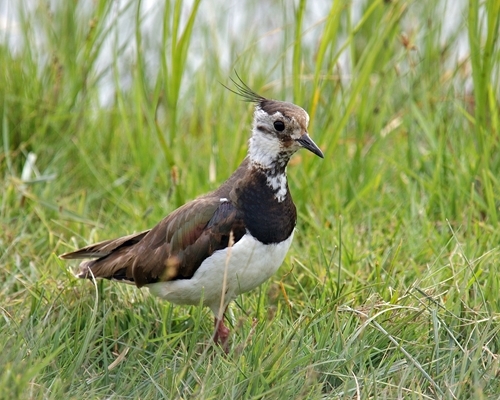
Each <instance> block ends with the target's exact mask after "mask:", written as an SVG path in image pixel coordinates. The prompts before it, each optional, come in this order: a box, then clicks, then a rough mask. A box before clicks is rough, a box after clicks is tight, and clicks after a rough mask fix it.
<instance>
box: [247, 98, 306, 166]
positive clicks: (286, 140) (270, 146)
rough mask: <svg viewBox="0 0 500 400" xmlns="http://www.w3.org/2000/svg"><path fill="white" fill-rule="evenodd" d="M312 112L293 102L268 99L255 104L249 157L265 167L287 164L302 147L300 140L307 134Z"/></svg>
mask: <svg viewBox="0 0 500 400" xmlns="http://www.w3.org/2000/svg"><path fill="white" fill-rule="evenodd" d="M308 124H309V115H308V114H307V112H306V111H305V110H303V109H302V108H300V107H298V106H296V105H295V104H292V103H287V102H282V101H275V100H266V101H264V102H262V103H261V104H260V105H258V106H257V107H256V110H255V113H254V121H253V129H252V137H251V138H250V143H249V156H250V159H251V161H252V162H253V163H254V164H257V165H259V166H261V167H264V168H269V167H272V166H275V165H276V164H277V163H280V162H281V161H283V162H284V163H285V164H286V163H287V162H288V159H289V158H290V157H291V155H292V154H293V153H295V152H296V151H297V150H298V149H300V148H301V147H303V145H302V144H301V142H300V139H301V138H303V137H304V135H307V125H308Z"/></svg>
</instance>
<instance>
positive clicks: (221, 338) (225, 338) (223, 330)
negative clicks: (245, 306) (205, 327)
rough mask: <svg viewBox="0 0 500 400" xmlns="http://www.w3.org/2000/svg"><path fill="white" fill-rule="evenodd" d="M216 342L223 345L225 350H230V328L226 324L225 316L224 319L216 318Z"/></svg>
mask: <svg viewBox="0 0 500 400" xmlns="http://www.w3.org/2000/svg"><path fill="white" fill-rule="evenodd" d="M214 327H215V332H214V342H215V343H216V344H219V345H220V346H221V347H222V350H224V352H226V353H228V352H229V332H230V331H229V328H227V326H225V325H224V316H222V319H217V317H215V318H214Z"/></svg>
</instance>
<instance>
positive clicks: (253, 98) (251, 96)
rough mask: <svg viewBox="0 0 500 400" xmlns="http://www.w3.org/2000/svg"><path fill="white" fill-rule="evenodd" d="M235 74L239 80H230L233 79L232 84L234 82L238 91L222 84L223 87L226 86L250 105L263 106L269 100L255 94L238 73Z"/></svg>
mask: <svg viewBox="0 0 500 400" xmlns="http://www.w3.org/2000/svg"><path fill="white" fill-rule="evenodd" d="M234 73H235V75H236V78H238V80H235V79H233V78H229V79H231V82H233V84H234V86H235V87H236V89H231V88H229V87H227V86H226V85H224V84H223V83H221V85H222V86H224V87H225V88H226V89H227V90H229V91H230V92H232V93H234V94H237V95H238V96H240V97H241V98H242V99H243V101H248V102H250V103H255V104H259V105H261V104H262V103H263V102H265V101H267V100H268V99H266V98H265V97H262V96H261V95H260V94H258V93H255V92H254V91H253V90H252V89H250V87H249V86H248V85H247V84H246V83H245V82H244V81H243V79H241V77H240V76H239V75H238V73H237V72H236V71H234Z"/></svg>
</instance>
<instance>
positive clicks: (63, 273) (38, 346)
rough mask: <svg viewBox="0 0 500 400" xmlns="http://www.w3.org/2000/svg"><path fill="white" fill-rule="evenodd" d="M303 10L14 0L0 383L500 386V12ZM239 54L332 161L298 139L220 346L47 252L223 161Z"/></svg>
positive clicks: (233, 130)
mask: <svg viewBox="0 0 500 400" xmlns="http://www.w3.org/2000/svg"><path fill="white" fill-rule="evenodd" d="M452 3H453V4H452ZM318 4H319V3H318V2H312V1H307V0H299V1H296V2H290V1H281V2H271V3H269V4H268V3H266V6H265V7H264V6H261V5H257V4H254V3H251V2H249V3H244V4H243V3H234V4H226V3H223V2H221V4H219V5H218V6H217V8H214V7H213V6H212V5H211V4H210V3H209V2H200V1H194V2H182V1H175V2H174V1H169V0H166V1H165V2H158V3H157V4H155V5H154V8H151V9H149V10H146V6H147V5H148V3H144V2H140V1H138V2H136V1H129V2H121V3H116V2H109V1H105V0H99V1H95V2H90V1H89V2H87V1H80V2H74V1H72V2H43V1H40V2H31V3H28V2H19V3H18V2H10V3H9V4H8V7H9V8H8V12H9V13H13V14H15V18H12V15H11V14H9V18H7V19H6V20H7V22H9V24H7V27H6V28H5V30H4V31H3V32H2V33H1V38H2V39H1V42H0V70H1V72H2V73H1V74H0V119H1V124H0V129H1V138H2V146H1V150H0V171H1V180H0V185H1V199H0V232H1V233H0V250H1V251H0V281H1V282H2V284H1V286H0V299H2V302H1V305H0V312H1V316H2V318H1V319H0V338H1V339H2V340H0V354H1V357H0V371H2V372H1V374H0V394H1V396H0V397H3V398H109V397H115V398H191V397H195V398H217V399H220V398H241V397H243V398H355V397H357V398H418V399H422V398H429V399H430V398H450V399H463V398H478V399H481V398H484V399H486V398H492V399H493V398H497V397H498V393H500V385H499V383H498V378H497V375H498V370H499V364H498V363H499V361H498V360H499V353H500V341H499V337H500V336H499V327H500V325H499V321H498V319H499V310H500V299H499V296H498V292H499V289H500V281H499V278H498V274H497V265H498V263H499V262H500V254H499V251H498V243H499V239H500V234H499V233H498V232H499V229H498V219H499V213H498V204H499V203H498V198H499V185H498V183H499V182H498V171H499V170H500V159H499V156H498V153H499V152H498V140H499V139H498V136H499V121H498V115H499V100H498V99H499V94H500V93H499V88H500V69H499V65H500V49H499V43H498V36H499V35H498V34H499V24H500V22H499V21H500V10H499V7H500V6H499V4H498V2H497V1H494V0H486V1H479V0H469V2H467V3H466V2H464V3H463V4H462V6H463V9H462V10H460V12H457V13H454V15H458V17H457V18H458V20H457V24H456V26H452V27H451V28H450V26H449V25H448V24H445V19H446V17H447V15H448V14H447V13H450V12H451V11H450V10H452V8H453V7H458V6H459V5H458V3H457V2H448V3H446V2H433V1H419V2H412V1H400V0H395V1H382V0H375V1H367V2H349V1H347V0H332V1H331V3H326V2H325V3H324V4H323V3H322V5H318ZM446 5H447V8H446V7H445V6H446ZM317 7H324V8H323V9H322V10H321V12H320V13H318V12H317V11H316V10H317V9H318V8H317ZM242 8H243V9H242ZM443 9H446V10H447V11H446V13H444V12H443ZM236 11H238V12H236ZM4 12H5V9H4ZM14 21H15V22H14ZM458 49H462V50H460V51H458ZM464 49H465V50H464ZM234 70H236V71H237V72H238V74H239V75H240V76H242V78H243V79H244V80H245V81H246V82H248V83H249V85H250V86H251V87H252V88H254V89H255V90H256V91H257V92H259V93H261V94H263V95H264V96H269V97H273V98H280V99H285V100H289V101H294V102H296V103H297V104H299V105H301V106H303V107H304V108H305V109H307V110H308V111H309V113H310V115H311V123H310V133H311V135H312V136H313V137H314V140H315V141H316V142H317V143H318V144H320V145H321V147H322V148H323V150H324V151H325V155H326V157H325V159H324V160H323V161H320V160H318V159H315V158H314V157H312V156H311V155H309V154H306V153H305V152H304V153H299V154H297V155H296V156H295V157H294V159H293V161H292V163H291V165H290V167H289V171H288V174H289V182H290V187H291V191H292V195H293V197H294V200H295V202H296V204H297V209H298V211H299V221H298V226H297V234H296V235H295V241H294V245H293V246H292V249H291V251H290V253H289V255H288V257H287V260H286V262H285V264H284V265H283V267H282V268H281V269H280V270H279V272H278V273H277V274H276V275H275V276H274V277H273V278H272V279H271V280H270V282H267V283H265V284H264V285H262V287H261V288H259V289H257V290H255V291H253V292H251V293H248V294H245V295H244V296H242V297H241V298H240V299H238V300H237V302H236V304H235V305H234V306H233V307H232V313H233V317H232V318H231V321H229V322H230V324H231V325H232V330H233V332H234V336H233V342H232V348H231V351H230V353H229V355H227V356H225V355H224V354H223V353H222V351H220V349H218V348H215V347H213V346H211V344H210V334H211V330H212V321H211V315H210V313H209V312H208V310H206V309H203V308H201V307H179V306H172V305H170V304H167V303H163V302H161V301H159V300H157V299H155V298H152V297H150V296H149V295H148V294H147V291H141V290H138V289H135V288H132V287H128V286H121V285H118V284H113V283H111V282H98V284H97V285H96V286H94V285H92V284H90V283H88V282H82V281H77V280H76V279H74V278H73V277H72V274H71V268H73V267H74V266H68V265H67V264H66V263H64V262H62V261H61V260H59V259H58V258H57V256H56V255H57V254H60V253H62V252H64V251H69V250H71V249H73V248H75V247H77V246H81V245H84V244H86V243H88V242H91V241H97V240H102V239H105V238H110V237H115V236H118V235H121V234H125V233H131V232H134V231H139V230H142V229H146V228H148V227H151V226H153V225H154V224H155V223H156V222H158V221H159V220H160V219H161V218H162V217H163V216H165V215H167V214H168V213H169V212H170V211H172V210H173V209H175V208H176V207H178V206H179V205H181V204H182V203H184V202H185V201H187V200H189V199H192V198H194V197H196V196H197V195H200V194H203V193H205V192H206V191H208V190H211V189H213V188H215V187H217V185H218V184H219V183H221V182H222V181H223V180H224V179H225V178H226V177H228V176H229V175H230V173H231V172H232V171H233V170H234V169H235V168H236V167H237V165H238V163H239V162H240V161H241V160H242V159H243V157H244V156H245V151H246V140H247V138H248V134H249V129H250V124H251V113H252V110H251V107H250V106H249V105H248V104H246V103H244V102H241V101H240V100H239V99H238V98H236V97H235V96H234V95H233V94H231V93H230V92H229V91H226V90H224V88H223V87H222V86H221V85H220V84H219V82H221V83H223V84H228V82H229V77H230V76H233V75H232V74H233V73H234V72H233V71H234Z"/></svg>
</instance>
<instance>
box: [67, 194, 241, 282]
mask: <svg viewBox="0 0 500 400" xmlns="http://www.w3.org/2000/svg"><path fill="white" fill-rule="evenodd" d="M231 232H233V235H234V238H235V242H236V241H238V240H239V239H240V238H241V237H242V236H243V235H244V233H245V226H244V223H243V219H242V217H241V215H240V213H239V212H238V211H237V210H236V208H234V207H233V206H232V204H231V203H229V202H221V201H220V198H219V197H215V198H214V197H201V198H199V199H197V200H194V201H192V202H190V203H188V204H186V205H184V206H183V207H180V208H179V209H177V210H176V211H174V212H173V213H172V214H170V215H169V216H167V217H166V218H165V219H163V220H162V221H161V222H160V223H159V224H158V225H156V226H155V227H154V228H153V229H151V230H149V231H145V232H141V233H140V234H137V235H130V236H125V237H122V238H118V239H115V240H108V241H105V242H101V243H98V244H96V245H91V246H87V247H85V248H83V249H81V250H77V251H76V252H73V253H67V254H64V255H63V256H61V257H64V258H82V257H89V256H90V257H99V258H98V259H97V260H92V261H86V262H83V263H82V264H80V274H79V275H78V276H79V277H82V278H90V277H91V276H92V275H93V276H94V277H97V278H107V279H117V280H123V281H128V282H133V283H135V284H136V285H137V286H139V287H140V286H144V285H146V284H148V283H154V282H158V281H169V280H175V279H189V278H191V277H192V276H193V274H194V273H195V272H196V270H197V269H198V267H199V266H200V265H201V263H202V262H203V260H205V258H207V257H209V256H210V255H211V254H212V253H213V252H214V251H216V250H221V249H223V248H225V247H227V246H228V242H229V236H230V233H231ZM137 239H138V240H137ZM90 271H91V273H90Z"/></svg>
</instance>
